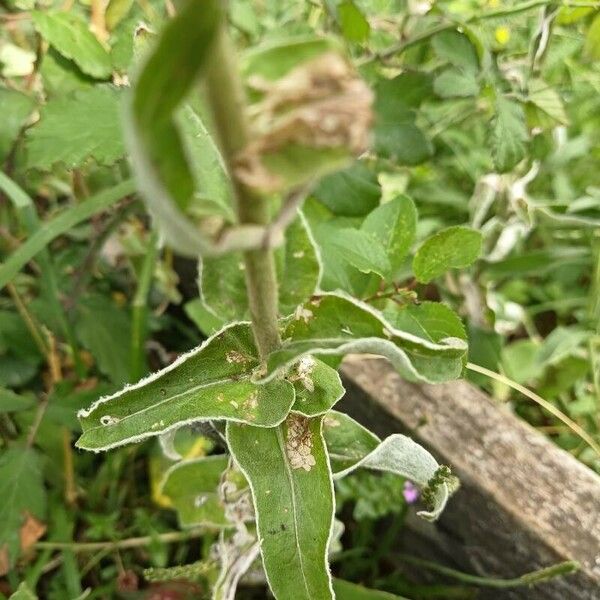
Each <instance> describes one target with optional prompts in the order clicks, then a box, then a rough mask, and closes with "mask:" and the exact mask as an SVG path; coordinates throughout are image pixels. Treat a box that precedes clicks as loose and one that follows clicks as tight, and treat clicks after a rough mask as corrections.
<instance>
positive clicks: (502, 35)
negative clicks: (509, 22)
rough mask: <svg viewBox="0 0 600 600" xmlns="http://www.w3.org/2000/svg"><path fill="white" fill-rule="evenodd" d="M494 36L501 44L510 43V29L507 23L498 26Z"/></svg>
mask: <svg viewBox="0 0 600 600" xmlns="http://www.w3.org/2000/svg"><path fill="white" fill-rule="evenodd" d="M494 37H495V38H496V41H497V42H498V43H499V44H500V45H502V46H505V45H506V44H508V40H510V29H509V28H508V27H506V25H501V26H500V27H496V31H495V32H494Z"/></svg>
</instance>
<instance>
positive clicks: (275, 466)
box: [227, 413, 334, 600]
mask: <svg viewBox="0 0 600 600" xmlns="http://www.w3.org/2000/svg"><path fill="white" fill-rule="evenodd" d="M321 427H322V419H321V418H313V419H308V418H306V417H303V416H301V415H297V414H295V413H292V414H291V415H290V416H289V417H288V419H287V420H286V421H285V422H284V423H283V424H282V425H280V426H279V427H276V428H262V429H258V428H256V427H249V426H242V425H237V424H234V423H229V424H228V425H227V442H228V445H229V449H230V451H231V454H232V456H233V457H234V459H235V461H236V463H237V464H238V465H239V467H240V469H241V470H242V472H243V473H244V475H245V476H246V478H247V479H248V482H249V484H250V488H251V490H252V497H253V500H254V507H255V511H256V525H257V530H258V536H259V539H260V540H261V553H262V558H263V565H264V567H265V572H266V575H267V580H268V582H269V586H270V588H271V590H272V592H273V594H274V595H275V597H276V598H282V599H283V598H294V599H297V600H314V599H315V598H319V599H323V600H327V599H328V598H331V599H332V598H333V591H332V589H331V576H330V573H329V567H328V565H327V548H328V545H329V538H330V535H331V529H332V526H333V516H334V496H333V483H332V480H331V471H330V468H329V461H328V459H327V453H326V450H325V444H324V442H323V435H322V432H321Z"/></svg>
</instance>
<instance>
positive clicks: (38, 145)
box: [26, 86, 125, 169]
mask: <svg viewBox="0 0 600 600" xmlns="http://www.w3.org/2000/svg"><path fill="white" fill-rule="evenodd" d="M120 110H121V92H120V91H119V90H117V89H114V88H112V87H110V86H96V87H94V88H91V89H89V90H84V91H80V92H77V93H75V94H74V95H73V96H69V97H64V98H56V99H53V100H50V101H49V102H48V103H47V104H46V105H45V106H44V107H43V108H42V110H41V115H40V121H39V123H37V124H36V125H35V127H32V128H31V129H29V130H28V132H27V146H26V147H27V151H28V156H27V163H28V166H30V167H35V168H38V169H49V168H50V167H52V165H54V164H55V163H58V162H62V163H64V164H65V166H66V167H68V168H75V167H79V166H81V165H82V164H83V163H84V162H85V161H86V160H87V159H88V158H93V159H95V160H96V161H97V162H99V163H101V164H106V165H108V164H111V163H114V162H115V161H116V160H118V159H119V158H121V157H122V156H123V155H124V154H125V147H124V143H123V134H122V130H121V118H120ZM65 115H68V117H69V118H68V119H65Z"/></svg>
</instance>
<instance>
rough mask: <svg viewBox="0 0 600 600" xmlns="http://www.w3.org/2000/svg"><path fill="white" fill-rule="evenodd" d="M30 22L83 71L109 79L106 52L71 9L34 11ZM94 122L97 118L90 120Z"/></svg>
mask: <svg viewBox="0 0 600 600" xmlns="http://www.w3.org/2000/svg"><path fill="white" fill-rule="evenodd" d="M32 19H33V23H34V25H35V28H36V29H37V30H38V32H39V33H40V35H41V36H42V37H43V38H44V39H45V40H46V41H47V42H48V43H49V44H50V45H51V46H53V47H54V48H55V49H56V50H57V51H58V52H60V54H62V55H63V56H64V57H65V58H69V59H71V60H72V61H73V62H74V63H75V64H76V65H77V66H78V67H79V68H80V69H81V70H82V71H83V72H84V73H85V74H87V75H90V76H91V77H95V78H96V79H108V78H109V77H110V75H111V73H112V63H111V60H110V55H109V53H108V52H107V51H106V50H105V48H104V46H102V44H101V43H100V42H99V41H98V40H97V39H96V37H95V36H94V34H93V33H92V32H91V31H90V30H89V29H88V25H87V23H86V22H85V21H84V20H83V19H82V18H81V17H79V16H78V15H76V14H73V13H72V12H38V11H36V12H34V13H32ZM93 122H94V123H95V124H98V123H99V122H100V121H99V120H98V119H96V118H94V119H93Z"/></svg>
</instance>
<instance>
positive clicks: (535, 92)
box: [527, 79, 569, 126]
mask: <svg viewBox="0 0 600 600" xmlns="http://www.w3.org/2000/svg"><path fill="white" fill-rule="evenodd" d="M527 99H528V101H529V103H530V104H532V105H533V106H535V107H536V108H538V109H539V110H540V111H541V112H542V113H543V114H544V115H547V117H549V125H550V126H552V125H555V124H556V123H560V124H561V125H568V124H569V117H568V116H567V113H566V111H565V107H564V105H563V102H562V100H561V98H560V95H559V94H558V92H557V91H556V90H555V89H554V88H553V87H552V86H551V85H550V84H549V83H546V82H545V81H542V80H541V79H533V80H532V81H530V82H529V95H528V98H527ZM543 124H544V125H546V123H543Z"/></svg>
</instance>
